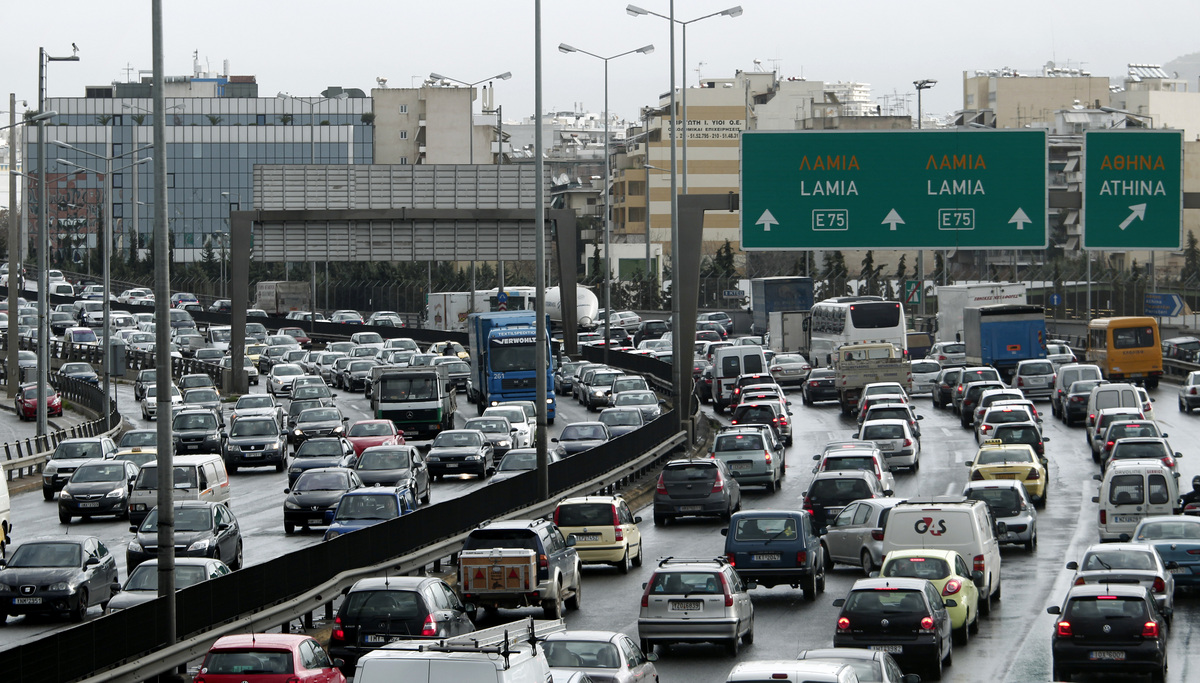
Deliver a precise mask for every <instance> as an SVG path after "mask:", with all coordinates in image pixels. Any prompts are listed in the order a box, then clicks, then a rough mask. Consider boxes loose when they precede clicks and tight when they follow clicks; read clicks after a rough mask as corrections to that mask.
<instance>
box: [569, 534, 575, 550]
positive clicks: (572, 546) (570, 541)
mask: <svg viewBox="0 0 1200 683" xmlns="http://www.w3.org/2000/svg"><path fill="white" fill-rule="evenodd" d="M576 542H577V541H576V540H575V536H574V535H571V536H567V547H568V548H574V547H575V543H576Z"/></svg>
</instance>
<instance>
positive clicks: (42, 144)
mask: <svg viewBox="0 0 1200 683" xmlns="http://www.w3.org/2000/svg"><path fill="white" fill-rule="evenodd" d="M71 47H72V49H73V51H74V52H78V49H77V48H75V44H74V43H72V44H71ZM78 61H79V55H78V54H72V55H71V56H70V57H52V56H50V55H48V54H46V48H44V47H40V48H38V108H37V110H38V114H42V113H44V112H45V109H46V67H47V66H48V65H49V63H50V62H78ZM37 124H38V127H37V131H38V132H37V155H38V176H39V177H40V178H41V182H39V183H38V335H37V344H38V381H37V435H38V436H45V435H46V432H47V431H48V430H47V425H46V384H47V383H48V382H49V379H50V376H49V368H50V327H49V320H50V315H49V310H50V297H49V294H48V290H49V289H50V280H49V277H48V275H49V270H50V221H49V217H48V216H47V215H46V213H47V212H46V204H47V202H48V201H49V200H48V199H47V197H46V119H45V118H41V119H39V120H38V122H37Z"/></svg>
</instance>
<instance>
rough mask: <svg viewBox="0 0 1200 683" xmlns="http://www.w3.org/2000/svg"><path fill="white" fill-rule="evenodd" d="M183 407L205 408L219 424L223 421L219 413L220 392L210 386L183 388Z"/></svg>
mask: <svg viewBox="0 0 1200 683" xmlns="http://www.w3.org/2000/svg"><path fill="white" fill-rule="evenodd" d="M183 407H185V408H205V409H207V410H210V411H212V413H213V414H214V415H216V416H217V420H218V421H219V422H220V423H221V424H224V423H225V420H224V418H223V417H222V415H221V394H220V393H218V392H217V390H216V389H214V388H212V387H198V388H195V389H185V390H184V392H183Z"/></svg>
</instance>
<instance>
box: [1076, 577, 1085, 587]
mask: <svg viewBox="0 0 1200 683" xmlns="http://www.w3.org/2000/svg"><path fill="white" fill-rule="evenodd" d="M1086 583H1087V581H1085V580H1084V579H1083V577H1082V576H1081V577H1079V578H1078V579H1075V585H1076V586H1082V585H1084V584H1086Z"/></svg>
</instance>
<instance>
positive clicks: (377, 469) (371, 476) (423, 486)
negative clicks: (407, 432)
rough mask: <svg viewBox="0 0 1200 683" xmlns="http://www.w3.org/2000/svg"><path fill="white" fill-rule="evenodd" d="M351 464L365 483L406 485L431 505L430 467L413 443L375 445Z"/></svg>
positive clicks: (401, 486)
mask: <svg viewBox="0 0 1200 683" xmlns="http://www.w3.org/2000/svg"><path fill="white" fill-rule="evenodd" d="M352 467H353V468H354V471H355V472H357V473H358V476H359V478H360V479H362V482H363V485H364V486H389V487H393V488H406V489H408V490H410V491H412V492H413V495H414V496H416V497H417V498H419V499H420V501H421V502H422V503H425V504H426V505H428V504H429V499H430V496H431V495H432V493H431V490H430V489H431V487H430V484H429V480H430V474H429V466H428V465H426V464H425V456H423V455H421V451H419V450H417V449H416V448H414V447H412V446H404V445H395V446H372V447H370V448H368V449H366V450H364V451H363V452H362V453H361V454H360V455H359V456H358V459H357V460H356V461H355V462H354V464H353V465H352Z"/></svg>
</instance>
